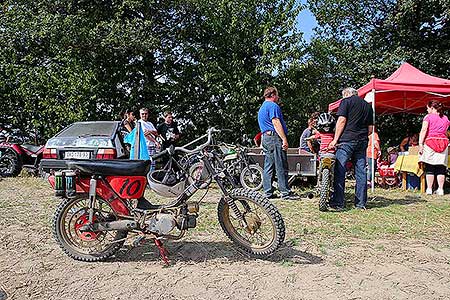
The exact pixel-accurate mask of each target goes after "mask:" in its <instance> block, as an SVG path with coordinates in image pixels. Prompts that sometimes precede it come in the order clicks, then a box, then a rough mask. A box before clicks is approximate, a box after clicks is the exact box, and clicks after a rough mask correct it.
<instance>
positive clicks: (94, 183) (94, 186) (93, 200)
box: [89, 176, 97, 223]
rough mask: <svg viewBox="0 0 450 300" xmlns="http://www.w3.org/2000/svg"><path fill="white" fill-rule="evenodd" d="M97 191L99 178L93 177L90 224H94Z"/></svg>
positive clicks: (90, 193)
mask: <svg viewBox="0 0 450 300" xmlns="http://www.w3.org/2000/svg"><path fill="white" fill-rule="evenodd" d="M96 190H97V177H96V176H92V177H91V180H90V181H89V222H90V223H92V222H93V220H94V205H95V196H96Z"/></svg>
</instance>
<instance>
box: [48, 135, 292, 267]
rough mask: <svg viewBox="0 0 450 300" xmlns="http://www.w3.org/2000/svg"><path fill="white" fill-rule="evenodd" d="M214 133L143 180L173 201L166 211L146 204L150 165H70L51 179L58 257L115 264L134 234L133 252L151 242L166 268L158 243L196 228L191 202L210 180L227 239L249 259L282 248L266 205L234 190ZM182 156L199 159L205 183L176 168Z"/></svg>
mask: <svg viewBox="0 0 450 300" xmlns="http://www.w3.org/2000/svg"><path fill="white" fill-rule="evenodd" d="M214 132H216V130H214V129H210V130H208V134H207V135H204V136H203V137H201V138H208V141H207V142H206V143H204V144H202V145H200V146H198V147H197V148H195V149H194V150H188V149H187V148H186V146H185V147H176V148H173V147H172V148H169V149H167V150H165V151H163V152H161V153H159V154H157V155H155V156H153V159H157V158H158V157H161V156H163V155H168V156H169V164H168V165H167V166H168V167H167V168H164V169H162V170H156V171H153V172H152V173H151V174H150V176H149V179H148V183H149V185H150V187H151V189H152V190H153V191H154V192H155V193H157V194H159V195H160V196H163V197H166V198H170V199H171V200H169V201H168V203H167V204H163V205H153V204H151V203H150V202H149V201H148V200H146V199H145V198H144V191H145V186H146V184H147V173H148V170H149V167H150V164H151V161H150V160H149V161H138V160H68V161H67V166H68V167H69V168H70V169H71V170H66V171H63V172H55V175H51V176H50V177H49V182H50V183H51V185H52V186H53V187H54V189H55V193H56V195H58V196H60V197H62V198H63V201H61V203H60V204H59V205H58V207H57V209H56V212H55V215H54V219H53V232H54V237H55V239H56V241H57V242H58V243H59V245H60V247H61V248H62V250H63V251H64V252H65V253H66V254H67V255H69V256H70V257H72V258H74V259H76V260H81V261H91V262H92V261H101V260H104V259H106V258H108V257H110V256H112V255H113V254H114V253H115V252H116V251H117V250H118V249H119V248H120V247H121V246H122V245H123V243H124V242H125V239H126V237H127V235H128V233H129V232H133V233H138V238H137V239H136V240H135V241H134V243H133V244H134V245H138V244H139V243H140V241H141V240H142V239H143V238H147V239H151V240H153V241H154V243H155V244H156V246H157V247H158V249H159V251H160V254H161V256H162V258H163V260H164V261H165V262H166V263H168V259H167V252H166V250H165V248H163V245H162V241H163V240H164V239H180V238H181V237H183V235H184V234H185V232H186V231H187V230H188V229H189V228H195V227H196V224H197V217H198V213H199V204H200V201H201V199H200V200H199V202H194V201H192V200H191V201H189V199H190V197H191V196H192V195H193V194H194V193H195V192H197V191H198V190H199V188H200V187H201V186H203V185H205V184H207V185H209V184H210V183H211V181H212V180H211V179H214V180H215V181H216V183H217V185H218V186H219V188H220V190H221V191H222V197H221V198H220V200H219V204H218V219H219V223H220V225H221V227H222V229H223V230H224V232H225V234H226V235H227V236H228V238H230V240H231V241H232V242H233V243H234V244H235V245H237V246H238V247H240V248H242V249H243V250H245V251H247V252H249V253H250V254H252V255H254V256H257V257H266V256H268V255H270V254H272V253H273V252H274V251H275V250H276V249H277V248H278V247H279V246H280V245H281V244H282V242H283V240H284V236H285V227H284V222H283V219H282V217H281V215H280V213H279V212H278V210H277V208H276V207H275V206H274V204H273V203H271V202H270V201H269V200H268V199H267V198H266V197H264V196H262V195H261V194H259V193H257V192H256V191H251V190H248V189H241V188H237V187H236V185H235V184H234V180H233V177H232V176H231V175H230V174H229V173H228V171H227V169H226V167H224V164H223V161H222V160H221V154H220V153H219V152H218V151H217V148H215V147H214V146H213V145H211V141H212V134H213V133H214ZM198 140H200V139H198ZM179 153H191V154H192V153H197V155H198V157H199V159H200V161H201V162H202V163H203V165H202V168H203V167H204V169H205V171H207V172H205V173H204V174H207V175H206V177H208V178H205V176H204V174H203V172H199V175H198V177H197V178H195V179H194V180H193V182H192V181H191V182H190V181H189V180H188V177H189V171H187V170H185V169H184V168H183V167H182V166H181V165H180V164H179V163H178V161H177V160H176V157H177V155H176V154H179ZM173 164H176V165H177V168H172V167H171V166H172V165H173ZM175 169H176V170H175Z"/></svg>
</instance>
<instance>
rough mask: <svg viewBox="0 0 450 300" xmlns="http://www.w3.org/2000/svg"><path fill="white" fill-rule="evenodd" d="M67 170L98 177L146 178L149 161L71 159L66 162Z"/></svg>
mask: <svg viewBox="0 0 450 300" xmlns="http://www.w3.org/2000/svg"><path fill="white" fill-rule="evenodd" d="M66 164H67V167H68V168H69V169H72V170H75V169H78V170H80V171H81V172H82V173H84V174H90V175H99V176H114V175H115V176H147V173H148V171H149V170H150V164H151V160H128V159H126V160H125V159H123V160H122V159H121V160H101V159H90V160H83V159H71V160H67V161H66Z"/></svg>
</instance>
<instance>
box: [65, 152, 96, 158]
mask: <svg viewBox="0 0 450 300" xmlns="http://www.w3.org/2000/svg"><path fill="white" fill-rule="evenodd" d="M64 158H65V159H71V158H75V159H90V158H91V153H89V152H75V151H69V152H66V153H64Z"/></svg>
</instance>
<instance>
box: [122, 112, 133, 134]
mask: <svg viewBox="0 0 450 300" xmlns="http://www.w3.org/2000/svg"><path fill="white" fill-rule="evenodd" d="M135 122H136V117H135V116H134V111H132V110H130V109H127V110H126V111H125V112H124V114H123V119H122V127H123V128H124V129H126V130H127V131H128V132H131V131H132V130H133V129H134V127H136V123H135Z"/></svg>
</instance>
